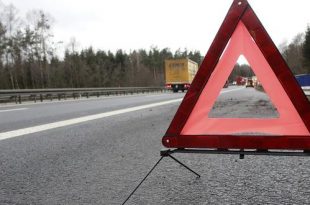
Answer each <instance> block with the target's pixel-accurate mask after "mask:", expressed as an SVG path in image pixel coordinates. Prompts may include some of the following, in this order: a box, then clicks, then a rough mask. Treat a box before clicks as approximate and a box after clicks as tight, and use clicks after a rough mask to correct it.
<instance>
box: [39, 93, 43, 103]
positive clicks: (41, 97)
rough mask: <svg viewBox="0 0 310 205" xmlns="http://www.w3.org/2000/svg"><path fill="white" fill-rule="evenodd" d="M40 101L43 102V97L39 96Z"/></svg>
mask: <svg viewBox="0 0 310 205" xmlns="http://www.w3.org/2000/svg"><path fill="white" fill-rule="evenodd" d="M40 101H41V102H43V95H42V94H40Z"/></svg>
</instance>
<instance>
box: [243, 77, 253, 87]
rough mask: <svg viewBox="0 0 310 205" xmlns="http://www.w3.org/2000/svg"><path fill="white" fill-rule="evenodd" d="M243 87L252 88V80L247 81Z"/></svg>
mask: <svg viewBox="0 0 310 205" xmlns="http://www.w3.org/2000/svg"><path fill="white" fill-rule="evenodd" d="M245 87H246V88H248V87H252V88H253V87H254V85H253V80H252V79H248V80H247V81H246V83H245Z"/></svg>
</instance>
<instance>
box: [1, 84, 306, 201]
mask: <svg viewBox="0 0 310 205" xmlns="http://www.w3.org/2000/svg"><path fill="white" fill-rule="evenodd" d="M224 91H225V92H224ZM247 93H248V94H247ZM263 95H264V94H262V93H261V92H258V91H255V90H254V89H252V88H248V89H246V88H242V89H240V88H234V87H230V88H227V89H224V90H223V93H222V95H221V96H220V98H219V99H218V101H217V104H216V105H215V107H214V110H217V111H213V113H212V115H213V117H217V116H224V117H225V116H226V117H230V116H231V115H233V116H241V117H242V116H244V117H246V116H248V115H252V114H253V115H256V116H257V117H259V116H261V114H262V113H263V115H264V117H268V116H269V117H276V113H277V112H276V110H275V109H274V108H273V107H272V105H271V104H270V103H268V98H266V96H263ZM183 96H184V94H182V93H178V94H173V93H164V94H149V95H135V96H122V97H109V98H104V97H103V98H99V99H90V100H83V101H70V102H65V101H64V102H57V103H45V104H40V103H38V104H34V105H20V106H6V107H3V106H2V107H0V181H1V184H0V204H121V203H122V202H123V201H124V200H125V199H126V197H127V196H128V194H129V193H130V192H131V191H132V190H133V189H134V188H135V186H136V185H137V184H138V183H139V182H140V180H141V179H142V178H143V177H144V175H145V174H146V173H147V172H148V170H149V169H150V168H151V167H152V166H153V165H154V163H155V162H156V161H157V160H158V159H159V151H160V150H161V149H163V146H162V145H161V138H162V136H163V135H164V133H165V131H166V129H167V127H168V126H169V123H170V121H171V120H172V118H173V116H174V114H175V112H176V110H177V108H178V106H179V104H180V100H181V99H182V97H183ZM249 96H251V97H250V99H252V101H250V102H248V101H245V99H247V98H248V97H249ZM236 99H239V101H240V102H239V103H236ZM256 99H257V100H256ZM227 105H228V106H227ZM257 105H263V109H262V110H261V112H259V113H255V109H253V107H255V106H257ZM232 110H233V111H232ZM236 110H239V112H238V111H236ZM256 110H257V109H256ZM267 111H270V112H267ZM260 113H261V114H260ZM267 113H271V114H270V115H269V114H267ZM175 156H176V157H177V158H178V159H180V160H181V161H182V162H184V163H185V164H187V165H189V166H190V167H191V168H193V169H194V170H195V171H197V172H199V173H200V174H201V175H202V178H201V179H199V180H197V179H196V178H195V176H194V175H192V174H191V173H189V172H188V171H187V170H185V169H184V168H183V167H180V166H179V165H178V164H176V163H175V162H174V161H172V160H170V159H168V158H167V159H164V160H163V161H162V162H161V163H160V164H159V166H158V167H157V168H156V169H155V170H154V172H153V173H152V174H151V175H150V177H149V178H148V179H147V180H146V181H145V183H144V184H143V185H142V186H141V187H140V189H138V190H137V192H136V193H135V194H134V195H133V197H132V198H131V199H130V200H129V201H128V203H127V204H141V205H144V204H154V205H155V204H156V205H157V204H201V205H204V204H268V203H269V204H309V203H310V189H309V186H310V169H309V168H310V160H309V159H308V158H298V157H267V156H246V157H245V159H244V160H239V159H238V157H237V156H228V155H227V156H223V155H212V156H209V155H190V154H176V155H175Z"/></svg>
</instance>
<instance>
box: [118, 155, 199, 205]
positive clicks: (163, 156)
mask: <svg viewBox="0 0 310 205" xmlns="http://www.w3.org/2000/svg"><path fill="white" fill-rule="evenodd" d="M173 153H174V152H173V150H164V151H161V152H160V156H161V157H160V159H159V160H158V161H157V162H156V164H155V165H154V166H153V167H152V169H150V171H149V172H148V173H147V174H146V176H145V177H144V178H143V179H142V180H141V182H140V183H139V184H138V185H137V186H136V188H135V189H134V190H133V191H132V192H131V193H130V194H129V196H128V197H127V198H126V200H125V201H124V202H123V203H122V205H124V204H125V203H126V202H127V201H128V200H129V199H130V198H131V197H132V195H133V194H134V193H135V192H136V191H137V189H138V188H139V187H140V186H141V185H142V183H143V182H144V181H145V180H146V179H147V177H148V176H149V175H150V174H151V173H152V172H153V170H154V169H155V168H156V167H157V166H158V165H159V163H160V162H161V160H162V159H163V158H165V157H169V158H171V159H173V160H174V161H175V162H177V163H178V164H180V165H181V166H183V167H184V168H186V169H187V170H189V171H190V172H192V173H193V174H195V175H196V176H197V179H198V178H200V175H199V174H198V173H197V172H195V171H194V170H192V169H191V168H189V167H188V166H186V165H185V164H184V163H182V162H180V161H179V160H178V159H176V158H175V157H173V156H172V154H173Z"/></svg>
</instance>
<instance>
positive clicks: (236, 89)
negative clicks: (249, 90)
mask: <svg viewBox="0 0 310 205" xmlns="http://www.w3.org/2000/svg"><path fill="white" fill-rule="evenodd" d="M242 89H244V87H242V88H235V89H231V90H222V91H221V94H223V93H229V92H233V91H238V90H242Z"/></svg>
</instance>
